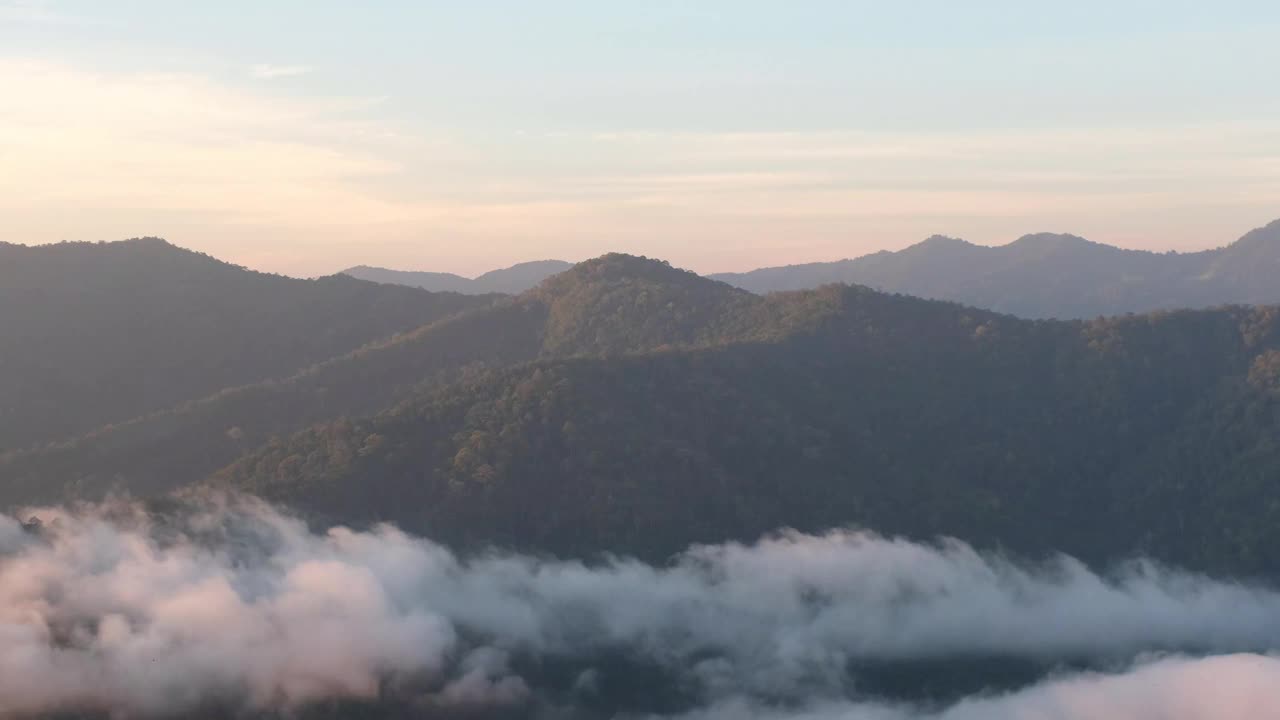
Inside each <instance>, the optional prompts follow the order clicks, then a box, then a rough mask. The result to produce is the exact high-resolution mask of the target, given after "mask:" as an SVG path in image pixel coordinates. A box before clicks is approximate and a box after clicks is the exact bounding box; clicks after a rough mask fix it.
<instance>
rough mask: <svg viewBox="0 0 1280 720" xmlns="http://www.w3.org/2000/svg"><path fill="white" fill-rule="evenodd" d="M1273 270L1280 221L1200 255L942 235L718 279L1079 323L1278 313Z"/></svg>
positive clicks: (1073, 238)
mask: <svg viewBox="0 0 1280 720" xmlns="http://www.w3.org/2000/svg"><path fill="white" fill-rule="evenodd" d="M1259 263H1261V265H1262V266H1263V267H1264V268H1267V270H1266V271H1263V270H1260V269H1259V268H1258V265H1259ZM1272 269H1280V220H1277V221H1274V222H1271V223H1269V224H1268V225H1265V226H1263V227H1260V228H1256V229H1254V230H1252V231H1250V232H1249V233H1246V234H1245V235H1244V236H1242V237H1241V238H1240V239H1239V240H1237V241H1235V242H1233V243H1231V244H1228V245H1225V246H1222V247H1218V248H1213V249H1209V250H1201V251H1197V252H1191V253H1176V252H1166V253H1157V252H1153V251H1148V250H1129V249H1124V248H1118V247H1115V246H1111V245H1105V244H1102V243H1097V242H1093V241H1091V240H1087V239H1085V238H1082V237H1079V236H1077V235H1073V234H1069V233H1047V232H1042V233H1030V234H1027V235H1023V236H1021V237H1019V238H1018V239H1016V240H1014V241H1013V242H1011V243H1008V244H1005V245H997V246H984V245H976V244H973V243H969V242H966V241H964V240H959V239H955V238H949V237H947V236H942V235H935V236H932V237H930V238H928V239H926V240H924V241H921V242H919V243H915V244H913V245H910V246H908V247H906V248H904V249H902V250H898V251H879V252H876V253H871V254H869V255H863V256H860V257H857V258H849V259H844V260H836V261H830V262H818V263H803V264H795V265H785V266H778V267H771V268H760V269H758V270H752V271H748V272H743V273H717V274H711V275H709V276H708V277H712V278H715V279H718V280H722V281H724V282H728V283H730V284H733V285H736V286H738V287H742V288H744V289H746V290H750V291H752V292H756V293H768V292H775V291H779V290H802V289H807V288H812V287H817V286H819V285H822V284H826V283H829V282H846V283H852V284H861V285H867V286H870V287H874V288H877V289H881V290H885V291H887V292H899V293H904V294H908V295H915V296H917V297H925V298H932V299H939V300H951V301H955V302H960V303H963V304H966V305H972V306H975V307H983V308H987V309H991V310H995V311H998V312H1006V313H1010V314H1013V315H1018V316H1019V317H1028V318H1061V319H1070V318H1086V317H1097V316H1099V315H1103V316H1105V315H1121V314H1125V313H1129V312H1150V311H1155V310H1171V309H1178V308H1200V307H1213V306H1217V305H1227V304H1233V303H1240V304H1267V303H1276V302H1280V283H1278V282H1276V281H1274V280H1272V279H1271V277H1270V275H1269V272H1271V271H1272Z"/></svg>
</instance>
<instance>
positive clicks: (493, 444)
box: [220, 288, 1280, 574]
mask: <svg viewBox="0 0 1280 720" xmlns="http://www.w3.org/2000/svg"><path fill="white" fill-rule="evenodd" d="M816 295H819V296H823V297H825V299H826V303H825V304H826V305H827V306H828V307H832V308H834V311H833V312H832V313H831V314H829V315H827V316H826V317H824V318H823V319H822V320H821V321H820V322H818V323H817V327H816V328H814V329H812V330H811V331H808V332H798V333H796V334H794V335H791V336H789V337H786V338H784V339H782V340H780V341H776V342H767V341H765V342H746V343H740V344H733V345H728V346H722V347H711V348H704V349H699V350H692V351H678V352H677V351H672V352H660V353H656V354H644V355H635V356H629V357H620V358H579V359H572V360H565V361H551V362H539V363H533V364H529V365H525V366H522V367H518V368H513V369H508V370H495V371H489V372H484V373H478V374H476V375H474V376H469V377H466V378H463V379H462V380H460V381H459V382H457V383H454V384H453V385H451V386H449V387H446V388H443V389H440V390H437V391H434V392H430V393H427V394H425V395H424V396H422V397H420V398H416V399H414V400H411V401H408V402H405V403H403V404H401V405H400V406H398V407H396V408H394V409H392V410H389V411H387V412H384V413H382V414H381V415H379V416H377V417H375V418H372V419H368V420H362V421H359V420H358V421H353V420H346V419H344V420H340V421H337V422H334V423H330V424H327V425H324V426H320V427H317V428H313V429H311V430H308V431H306V432H304V433H301V434H299V435H296V436H294V437H292V438H289V439H283V440H277V441H275V442H272V443H271V444H270V445H269V446H268V447H266V448H265V449H263V450H262V451H260V452H258V453H256V454H254V455H251V456H250V457H248V458H246V459H244V460H242V461H241V462H239V463H237V464H236V465H235V466H233V467H232V468H230V469H228V470H226V471H224V472H223V473H222V475H221V478H220V479H221V480H222V481H223V482H227V483H230V484H232V485H234V486H236V487H240V488H243V489H247V490H251V491H253V492H256V493H260V494H263V495H265V496H267V497H269V498H273V499H277V500H281V501H285V502H288V503H290V504H295V505H300V506H302V507H306V508H309V509H311V510H313V511H316V512H319V513H321V514H323V515H326V516H329V517H344V518H351V517H359V518H361V519H363V520H367V521H374V520H391V521H395V522H397V523H400V524H402V525H404V526H406V527H409V528H413V529H415V530H419V531H423V532H427V533H430V534H432V535H433V536H435V537H443V538H447V539H449V540H451V541H454V542H458V543H462V544H464V545H483V544H486V543H491V542H499V543H502V544H506V545H510V546H514V547H517V548H520V549H526V550H527V549H540V550H550V551H554V552H558V553H566V554H582V553H590V552H592V551H595V550H600V549H608V550H611V551H618V552H627V553H635V554H638V555H640V556H642V557H645V558H648V559H652V560H660V559H661V558H662V557H665V556H666V555H668V554H670V553H672V552H675V551H677V550H679V549H680V548H681V547H684V546H685V545H687V544H688V543H691V542H701V541H714V540H722V539H724V538H740V539H749V538H752V537H755V536H757V535H759V534H761V533H764V532H768V531H770V530H772V529H774V528H777V527H780V526H792V527H798V528H800V529H802V530H819V529H822V528H827V527H832V526H843V525H855V526H862V527H870V528H875V529H877V530H879V531H882V532H889V533H904V534H907V535H911V536H917V537H930V536H934V535H937V534H948V535H954V536H958V537H963V538H966V539H968V540H970V541H974V542H978V543H981V544H985V545H988V546H1002V547H1007V548H1010V549H1013V550H1016V551H1018V552H1022V553H1033V554H1034V553H1047V552H1052V551H1062V552H1068V553H1071V554H1074V555H1077V556H1080V557H1083V558H1086V559H1088V560H1091V561H1094V562H1108V561H1113V560H1115V559H1117V558H1119V557H1122V556H1126V555H1131V554H1139V553H1145V554H1148V555H1152V556H1154V557H1157V558H1161V559H1165V560H1168V561H1175V562H1178V563H1182V564H1186V565H1190V566H1193V567H1197V568H1202V569H1210V568H1212V569H1218V570H1227V569H1230V570H1234V571H1240V572H1245V573H1267V574H1273V573H1277V572H1280V556H1277V554H1276V553H1275V551H1274V550H1273V548H1274V547H1276V546H1277V543H1276V540H1277V539H1278V538H1277V537H1276V536H1275V533H1276V530H1275V528H1276V527H1280V524H1277V522H1276V520H1277V519H1278V518H1277V511H1278V510H1280V503H1278V502H1277V501H1276V488H1275V486H1274V483H1275V482H1276V481H1277V479H1280V476H1278V475H1277V473H1278V472H1280V455H1277V446H1276V443H1275V441H1274V438H1275V437H1276V434H1275V431H1276V429H1277V425H1276V423H1277V420H1278V419H1280V415H1278V414H1277V413H1280V405H1277V402H1276V401H1277V399H1280V398H1278V397H1277V388H1278V386H1277V384H1276V379H1277V375H1278V374H1277V364H1278V363H1280V360H1278V358H1280V353H1278V351H1277V349H1276V348H1277V343H1278V342H1280V333H1278V330H1280V314H1278V313H1277V312H1276V311H1275V310H1274V309H1270V308H1268V309H1258V310H1253V309H1244V308H1239V309H1223V310H1217V311H1204V312H1180V313H1170V314H1164V315H1154V316H1141V317H1132V318H1122V319H1115V320H1103V321H1096V322H1090V323H1053V322H1030V321H1020V320H1016V319H1013V318H1009V317H1000V316H992V315H989V314H985V313H979V312H976V311H972V310H969V309H966V308H963V307H960V306H955V305H948V304H943V303H931V302H926V301H920V300H914V299H909V298H900V297H892V296H886V295H882V294H878V293H874V292H871V291H868V290H865V289H859V288H827V289H824V290H821V291H818V292H817V293H816ZM801 298H804V299H806V300H808V299H809V298H807V297H805V296H803V295H802V296H796V297H793V298H788V299H790V300H791V301H793V302H796V301H799V300H800V299H801ZM534 508H536V510H535V509H534Z"/></svg>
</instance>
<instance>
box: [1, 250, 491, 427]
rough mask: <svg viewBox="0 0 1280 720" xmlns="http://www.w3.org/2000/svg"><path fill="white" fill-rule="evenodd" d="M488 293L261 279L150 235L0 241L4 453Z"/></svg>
mask: <svg viewBox="0 0 1280 720" xmlns="http://www.w3.org/2000/svg"><path fill="white" fill-rule="evenodd" d="M491 301H492V300H491V298H473V297H465V296H461V295H441V294H432V293H427V292H423V291H420V290H414V289H410V288H397V287H388V286H382V285H376V284H372V283H367V282H363V281H359V280H356V279H353V278H349V277H345V276H335V277H328V278H321V279H319V280H296V279H293V278H287V277H281V276H275V275H267V274H264V273H257V272H251V271H248V270H244V269H242V268H239V267H236V266H233V265H229V264H227V263H223V262H220V261H217V260H214V259H213V258H210V257H208V256H205V255H200V254H198V253H194V252H190V251H187V250H182V249H180V248H177V247H174V246H172V245H170V244H168V243H166V242H164V241H162V240H158V239H154V238H152V239H141V240H131V241H124V242H116V243H63V244H59V245H46V246H36V247H27V246H22V245H8V244H0V328H4V331H3V332H2V333H0V451H3V450H5V449H13V448H18V447H23V446H28V445H32V444H35V443H42V442H47V441H50V440H55V439H61V438H64V437H68V436H70V435H73V434H76V433H80V432H84V431H87V430H90V429H92V428H94V427H96V426H99V425H102V424H104V423H108V422H114V421H119V420H125V419H128V418H131V417H135V416H138V415H140V414H143V413H146V412H150V411H153V410H158V409H160V408H164V407H168V406H171V405H173V404H175V403H178V402H183V401H186V400H190V399H194V398H197V397H201V396H203V395H206V394H209V393H211V392H214V391H216V390H219V389H221V388H224V387H227V386H230V385H239V384H243V383H247V382H254V381H257V380H261V379H264V378H268V377H273V376H279V375H287V374H289V373H292V372H294V371H295V370H296V369H297V368H300V367H303V366H305V365H309V364H311V363H314V362H317V361H319V360H323V359H325V358H328V357H332V356H334V355H337V354H340V353H343V352H346V351H348V350H350V349H352V348H354V347H358V346H360V345H362V344H364V343H367V342H370V341H372V340H375V339H377V338H380V337H385V336H388V335H391V334H393V333H396V332H401V331H404V330H409V329H412V328H415V327H418V326H420V325H423V324H426V323H429V322H432V321H434V320H437V319H439V318H442V317H445V316H447V315H451V314H453V313H455V312H458V311H460V310H464V309H467V308H469V307H477V306H480V305H484V304H488V303H489V302H491Z"/></svg>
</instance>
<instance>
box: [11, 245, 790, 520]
mask: <svg viewBox="0 0 1280 720" xmlns="http://www.w3.org/2000/svg"><path fill="white" fill-rule="evenodd" d="M349 282H351V283H358V282H359V281H356V280H350V281H349ZM778 305H779V303H777V302H766V301H765V300H764V299H762V298H759V297H757V296H754V295H751V294H750V293H747V292H745V291H742V290H737V289H735V288H732V287H730V286H728V285H725V284H723V283H718V282H715V281H712V280H707V279H705V278H702V277H699V276H697V275H694V274H692V273H688V272H684V271H680V270H676V269H674V268H671V267H670V266H668V265H666V264H665V263H660V262H657V261H653V260H647V259H644V258H635V257H630V256H624V255H607V256H604V257H602V258H598V259H596V260H592V261H588V262H585V263H581V264H580V265H578V266H576V267H574V268H573V269H571V270H570V271H568V272H566V273H563V274H561V275H559V276H557V277H555V278H553V279H551V280H549V281H548V282H547V283H545V284H544V285H543V286H541V287H539V288H537V289H535V290H533V291H530V292H528V293H526V294H525V295H522V296H520V297H518V298H511V299H507V300H504V301H501V302H499V303H497V304H496V305H493V306H492V307H485V308H480V309H476V310H473V311H470V312H465V313H462V314H459V315H456V316H453V317H450V318H447V319H444V320H442V321H439V322H436V323H433V324H430V325H426V326H424V327H422V328H418V329H416V330H414V331H412V332H407V333H403V334H401V335H399V336H397V337H395V338H393V339H390V340H387V341H383V342H378V343H373V344H370V345H368V346H366V347H362V348H360V349H358V350H355V351H352V352H350V353H347V354H345V355H343V356H340V357H336V358H332V359H330V360H327V361H325V362H322V363H318V364H316V365H314V366H312V367H309V368H306V369H304V370H302V371H300V372H297V373H295V374H294V375H292V376H290V377H287V378H283V379H279V380H274V379H273V380H269V381H264V382H259V383H253V384H248V385H244V386H241V387H234V388H227V389H224V390H220V391H218V392H216V393H214V394H212V395H210V396H209V397H206V398H204V399H202V400H199V401H196V402H190V403H186V404H183V405H181V406H178V407H174V408H169V409H166V410H163V411H159V412H155V413H152V414H149V415H146V416H143V417H139V418H136V419H134V420H131V421H129V422H122V423H116V424H114V425H112V426H109V427H104V428H100V429H98V430H96V431H94V432H92V433H89V434H86V435H84V436H82V437H79V438H76V439H74V440H71V441H69V442H64V443H59V444H56V445H52V446H49V447H43V448H39V449H37V450H33V451H28V452H19V453H10V454H9V455H7V456H4V455H0V504H12V503H24V502H35V501H50V500H57V499H65V498H68V497H82V496H101V495H102V494H104V493H106V492H108V491H110V490H121V491H126V492H131V493H134V494H143V495H147V494H153V493H156V492H162V491H164V490H167V489H170V488H173V487H176V486H179V485H182V484H184V483H186V482H191V481H194V480H198V479H200V478H201V477H203V476H204V475H205V474H207V473H210V472H213V471H214V470H216V469H217V468H219V467H221V466H222V465H225V464H227V463H230V462H231V461H233V460H234V459H236V458H237V457H238V456H239V455H240V454H242V453H244V452H246V451H248V450H251V449H253V448H254V447H256V446H257V445H259V444H261V443H264V442H266V441H267V440H268V439H269V438H270V437H271V436H273V435H277V434H289V433H292V432H294V431H296V430H299V429H301V428H303V427H306V426H307V425H309V424H311V423H315V422H321V421H325V420H332V419H334V418H339V417H342V416H352V417H358V416H362V415H368V414H372V413H375V412H377V411H379V410H381V409H383V408H385V407H387V406H388V405H391V404H393V403H395V402H398V401H400V400H402V399H404V397H406V396H409V395H412V394H413V393H415V392H417V391H418V390H420V388H421V387H423V386H432V385H440V384H445V383H448V382H451V381H454V380H457V379H458V378H460V377H466V376H468V375H469V374H473V373H475V372H477V371H478V370H480V369H483V368H486V367H490V368H492V367H506V366H510V365H513V364H519V363H524V362H529V361H533V360H536V359H538V358H541V357H547V358H550V357H569V356H575V355H613V354H620V353H626V352H637V351H644V350H652V349H658V348H664V347H695V346H699V345H709V344H714V343H717V342H722V341H724V340H725V339H726V338H737V337H747V336H759V335H764V334H768V333H770V332H781V331H782V330H781V328H784V327H787V326H788V325H789V324H792V323H793V320H792V319H789V318H786V317H781V316H777V315H776V313H773V314H771V313H772V311H771V310H770V308H773V307H776V306H778Z"/></svg>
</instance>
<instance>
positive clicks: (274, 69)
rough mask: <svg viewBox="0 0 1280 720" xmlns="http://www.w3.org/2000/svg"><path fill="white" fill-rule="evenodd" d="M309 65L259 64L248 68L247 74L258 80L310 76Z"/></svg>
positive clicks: (310, 69) (310, 68)
mask: <svg viewBox="0 0 1280 720" xmlns="http://www.w3.org/2000/svg"><path fill="white" fill-rule="evenodd" d="M312 69H313V68H312V67H311V66H309V65H270V64H260V65H254V66H253V67H251V68H249V74H250V75H251V76H253V77H255V78H257V79H259V80H275V79H277V78H288V77H298V76H300V75H307V74H310V73H311V71H312Z"/></svg>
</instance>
